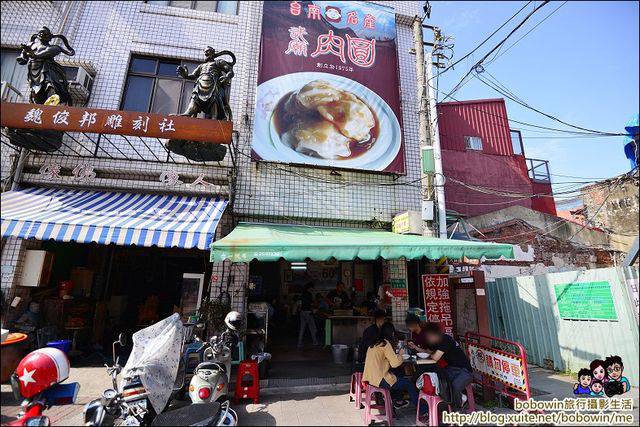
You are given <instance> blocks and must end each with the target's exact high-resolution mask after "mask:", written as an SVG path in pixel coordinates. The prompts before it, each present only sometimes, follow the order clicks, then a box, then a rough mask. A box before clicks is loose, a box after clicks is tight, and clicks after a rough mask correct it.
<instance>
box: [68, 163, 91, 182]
mask: <svg viewBox="0 0 640 427" xmlns="http://www.w3.org/2000/svg"><path fill="white" fill-rule="evenodd" d="M71 173H72V175H73V177H74V179H75V180H78V181H85V182H90V181H93V180H94V179H95V177H96V173H95V172H94V170H93V166H91V165H90V164H88V163H83V164H79V165H78V166H76V167H75V168H74V169H73V171H72V172H71Z"/></svg>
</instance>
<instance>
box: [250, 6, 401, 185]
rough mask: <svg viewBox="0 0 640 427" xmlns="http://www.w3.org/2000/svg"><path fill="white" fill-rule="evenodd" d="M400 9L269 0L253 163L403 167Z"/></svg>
mask: <svg viewBox="0 0 640 427" xmlns="http://www.w3.org/2000/svg"><path fill="white" fill-rule="evenodd" d="M399 88H400V80H399V75H398V56H397V47H396V23H395V13H394V10H393V8H389V7H386V6H380V5H374V4H370V3H364V2H357V1H354V2H347V1H332V2H327V1H300V2H265V3H264V11H263V19H262V36H261V47H260V63H259V71H258V91H257V97H256V110H255V121H254V124H255V129H254V134H253V135H254V136H253V142H252V157H253V159H254V160H263V161H274V162H283V163H291V164H305V165H314V166H320V167H329V168H340V169H359V170H366V171H378V172H389V173H396V174H404V173H405V164H404V146H403V142H404V141H403V138H402V115H401V109H400V93H399Z"/></svg>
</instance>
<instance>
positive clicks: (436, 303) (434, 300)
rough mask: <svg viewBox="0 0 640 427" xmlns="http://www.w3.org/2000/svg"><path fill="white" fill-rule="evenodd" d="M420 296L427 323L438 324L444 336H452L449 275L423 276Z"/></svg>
mask: <svg viewBox="0 0 640 427" xmlns="http://www.w3.org/2000/svg"><path fill="white" fill-rule="evenodd" d="M422 295H423V298H424V310H425V315H426V318H427V322H434V323H438V324H439V325H440V328H441V329H442V331H443V332H444V333H445V334H449V335H451V336H453V319H452V317H451V295H450V289H449V275H448V274H423V275H422Z"/></svg>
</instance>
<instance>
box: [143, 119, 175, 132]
mask: <svg viewBox="0 0 640 427" xmlns="http://www.w3.org/2000/svg"><path fill="white" fill-rule="evenodd" d="M159 125H160V132H175V131H176V129H175V128H174V127H173V120H167V119H166V118H164V119H162V121H161V122H160V123H159ZM145 132H146V128H145Z"/></svg>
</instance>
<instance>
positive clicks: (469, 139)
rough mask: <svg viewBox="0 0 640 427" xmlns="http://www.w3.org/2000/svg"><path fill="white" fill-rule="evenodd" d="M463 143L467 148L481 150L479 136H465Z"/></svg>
mask: <svg viewBox="0 0 640 427" xmlns="http://www.w3.org/2000/svg"><path fill="white" fill-rule="evenodd" d="M464 145H465V146H466V147H467V150H478V151H482V138H480V137H479V136H465V137H464Z"/></svg>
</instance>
